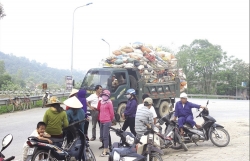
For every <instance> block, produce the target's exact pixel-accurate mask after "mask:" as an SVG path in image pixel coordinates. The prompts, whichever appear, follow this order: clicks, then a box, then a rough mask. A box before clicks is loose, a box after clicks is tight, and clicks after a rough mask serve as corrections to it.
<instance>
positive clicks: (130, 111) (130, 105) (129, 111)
mask: <svg viewBox="0 0 250 161" xmlns="http://www.w3.org/2000/svg"><path fill="white" fill-rule="evenodd" d="M136 111H137V101H136V100H135V99H129V100H128V102H127V106H126V109H125V111H124V115H125V116H126V117H135V114H136Z"/></svg>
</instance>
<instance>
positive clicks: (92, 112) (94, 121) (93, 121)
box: [90, 110, 99, 138]
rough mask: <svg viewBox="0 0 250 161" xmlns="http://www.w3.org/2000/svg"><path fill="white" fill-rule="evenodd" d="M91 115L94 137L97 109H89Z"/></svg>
mask: <svg viewBox="0 0 250 161" xmlns="http://www.w3.org/2000/svg"><path fill="white" fill-rule="evenodd" d="M90 113H91V117H92V138H96V124H97V122H98V114H99V111H97V110H91V112H90Z"/></svg>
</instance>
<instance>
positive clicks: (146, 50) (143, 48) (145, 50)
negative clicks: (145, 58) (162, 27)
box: [141, 46, 151, 54]
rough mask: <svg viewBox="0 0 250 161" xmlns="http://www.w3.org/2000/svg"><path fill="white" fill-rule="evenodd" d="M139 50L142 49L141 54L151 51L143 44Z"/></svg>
mask: <svg viewBox="0 0 250 161" xmlns="http://www.w3.org/2000/svg"><path fill="white" fill-rule="evenodd" d="M141 51H142V53H143V54H145V53H151V50H150V49H149V48H147V47H145V46H142V47H141Z"/></svg>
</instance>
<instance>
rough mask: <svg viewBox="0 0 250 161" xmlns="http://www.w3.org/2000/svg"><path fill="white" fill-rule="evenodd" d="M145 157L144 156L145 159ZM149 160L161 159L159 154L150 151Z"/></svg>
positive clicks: (157, 160)
mask: <svg viewBox="0 0 250 161" xmlns="http://www.w3.org/2000/svg"><path fill="white" fill-rule="evenodd" d="M146 160H147V158H145V161H146ZM149 161H163V160H162V158H161V156H160V155H159V154H158V153H152V154H150V155H149Z"/></svg>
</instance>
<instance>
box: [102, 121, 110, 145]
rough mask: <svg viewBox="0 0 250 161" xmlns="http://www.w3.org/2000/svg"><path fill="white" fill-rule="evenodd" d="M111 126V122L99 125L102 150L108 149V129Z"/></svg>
mask: <svg viewBox="0 0 250 161" xmlns="http://www.w3.org/2000/svg"><path fill="white" fill-rule="evenodd" d="M110 126H111V122H106V123H100V137H101V139H102V142H103V145H104V148H108V146H109V127H110Z"/></svg>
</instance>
